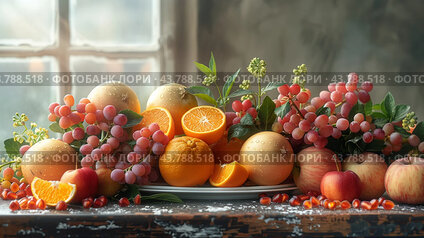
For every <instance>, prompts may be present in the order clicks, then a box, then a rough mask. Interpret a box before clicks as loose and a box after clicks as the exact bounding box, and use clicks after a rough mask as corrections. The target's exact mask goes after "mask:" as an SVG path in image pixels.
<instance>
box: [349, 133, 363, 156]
mask: <svg viewBox="0 0 424 238" xmlns="http://www.w3.org/2000/svg"><path fill="white" fill-rule="evenodd" d="M353 135H355V134H353ZM345 145H346V147H347V150H348V152H349V153H350V154H360V153H362V152H363V151H364V150H365V148H364V145H365V143H364V142H363V141H362V135H355V137H353V138H352V139H350V140H347V141H346V143H345Z"/></svg>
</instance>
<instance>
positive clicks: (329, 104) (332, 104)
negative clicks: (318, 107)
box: [324, 102, 336, 113]
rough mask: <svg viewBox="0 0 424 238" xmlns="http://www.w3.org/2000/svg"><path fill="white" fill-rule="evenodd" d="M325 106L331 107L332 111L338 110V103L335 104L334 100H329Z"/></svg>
mask: <svg viewBox="0 0 424 238" xmlns="http://www.w3.org/2000/svg"><path fill="white" fill-rule="evenodd" d="M324 107H328V108H330V110H331V113H333V112H334V110H336V104H334V102H327V103H325V104H324Z"/></svg>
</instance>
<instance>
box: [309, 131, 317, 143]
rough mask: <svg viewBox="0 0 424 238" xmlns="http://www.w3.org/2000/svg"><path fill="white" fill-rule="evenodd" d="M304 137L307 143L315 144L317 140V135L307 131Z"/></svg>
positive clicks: (314, 132)
mask: <svg viewBox="0 0 424 238" xmlns="http://www.w3.org/2000/svg"><path fill="white" fill-rule="evenodd" d="M306 137H307V138H308V141H310V142H312V143H315V142H316V141H317V140H318V137H319V135H318V132H316V131H309V132H308V133H306Z"/></svg>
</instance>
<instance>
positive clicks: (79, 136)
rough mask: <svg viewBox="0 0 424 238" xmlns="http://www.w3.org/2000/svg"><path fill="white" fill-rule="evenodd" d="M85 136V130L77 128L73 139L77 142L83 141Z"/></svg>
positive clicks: (73, 132) (73, 133)
mask: <svg viewBox="0 0 424 238" xmlns="http://www.w3.org/2000/svg"><path fill="white" fill-rule="evenodd" d="M84 136H85V133H84V129H82V128H81V127H77V128H75V129H74V130H73V131H72V137H73V138H74V139H75V140H82V139H83V138H84Z"/></svg>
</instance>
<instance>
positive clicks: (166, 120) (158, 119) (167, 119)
mask: <svg viewBox="0 0 424 238" xmlns="http://www.w3.org/2000/svg"><path fill="white" fill-rule="evenodd" d="M141 115H142V116H143V119H142V120H141V122H140V124H139V125H138V126H137V128H142V127H145V126H149V125H150V124H152V123H157V124H158V125H159V128H160V130H161V131H163V133H165V135H167V136H168V138H169V139H172V138H174V135H175V125H174V120H173V119H172V116H171V113H169V111H168V110H166V109H165V108H163V107H154V108H150V109H148V110H145V111H144V112H142V113H141Z"/></svg>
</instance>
